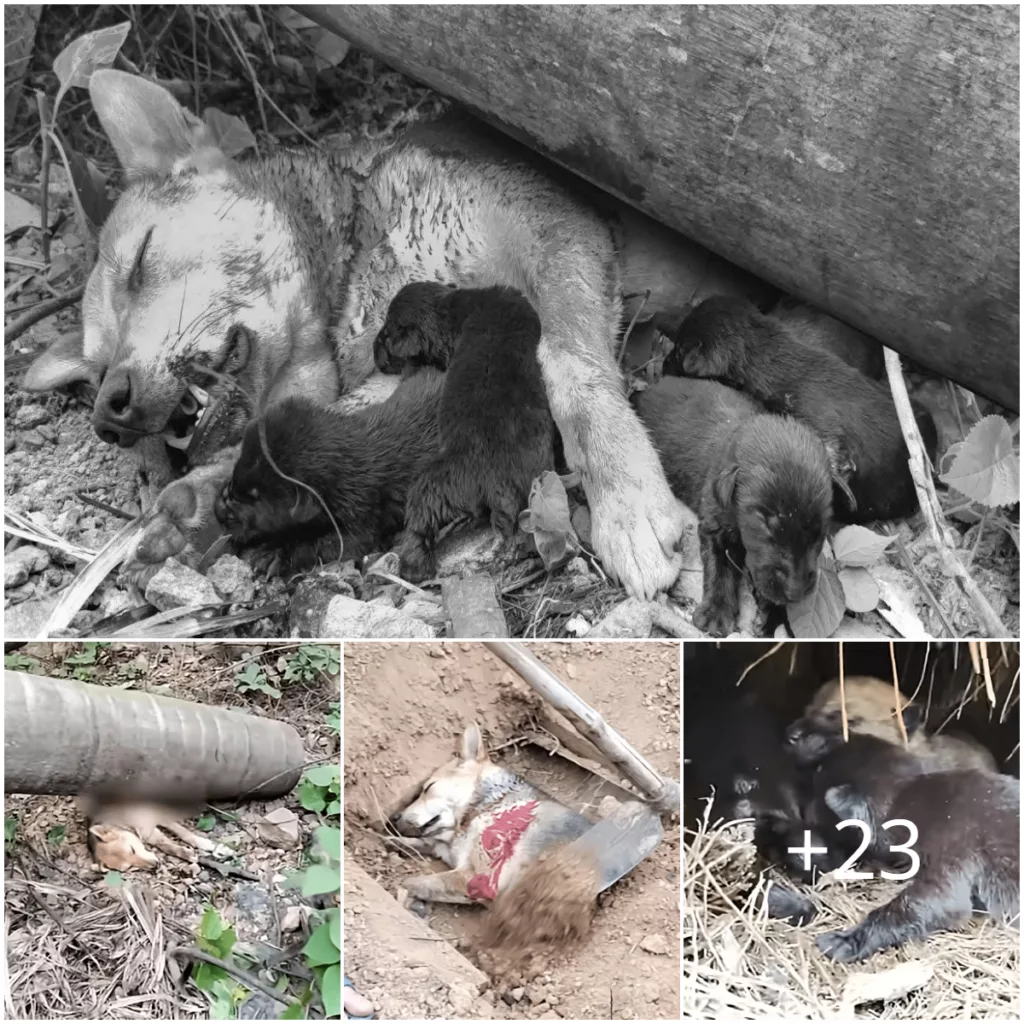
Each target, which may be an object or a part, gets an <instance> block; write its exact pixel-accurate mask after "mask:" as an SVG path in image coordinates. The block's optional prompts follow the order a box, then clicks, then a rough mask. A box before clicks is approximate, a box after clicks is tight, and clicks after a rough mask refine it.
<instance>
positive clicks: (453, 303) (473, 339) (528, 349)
mask: <svg viewBox="0 0 1024 1024" xmlns="http://www.w3.org/2000/svg"><path fill="white" fill-rule="evenodd" d="M539 342H540V318H539V317H538V316H537V313H536V311H535V310H534V308H533V306H531V305H530V303H529V301H528V300H527V299H526V297H525V296H524V295H522V294H521V293H520V292H517V291H516V290H515V289H513V288H500V287H494V288H459V289H455V288H449V287H448V286H446V285H442V284H435V283H432V282H417V283H414V284H409V285H406V286H405V287H404V288H402V289H401V290H400V291H399V292H398V294H397V295H396V296H395V297H394V299H393V300H392V302H391V305H390V307H389V308H388V314H387V319H386V320H385V322H384V326H383V327H382V328H381V331H380V333H379V334H378V335H377V339H376V341H375V342H374V347H373V349H374V360H375V361H376V363H377V367H378V369H380V370H383V371H385V372H387V373H396V372H402V373H409V372H410V370H412V371H415V369H416V368H418V367H421V366H430V367H436V368H437V369H440V370H446V371H447V373H446V374H445V380H444V391H443V394H442V398H441V410H440V413H439V416H438V431H439V435H440V452H439V453H438V454H437V455H436V456H434V457H433V458H432V459H430V460H428V462H427V463H426V465H425V466H424V467H423V469H422V471H421V473H420V474H419V476H418V477H417V479H416V480H415V482H414V483H413V484H412V486H411V487H410V489H409V497H408V501H407V503H406V521H407V522H406V525H407V527H408V529H407V532H406V536H405V542H404V544H403V546H402V564H403V568H404V572H405V575H406V576H407V577H409V578H410V579H412V580H420V579H423V578H425V577H427V576H429V575H431V574H432V573H433V571H434V554H433V551H434V542H435V540H436V537H437V533H438V531H439V530H440V529H441V528H442V527H443V526H444V525H445V524H446V523H449V522H452V521H453V520H455V519H457V518H459V517H460V516H461V515H471V516H473V517H474V518H481V517H483V516H485V515H490V520H491V525H492V526H493V527H494V529H495V530H497V531H498V532H499V533H501V534H503V535H504V536H505V537H507V538H511V536H512V534H513V533H514V532H515V528H516V523H517V521H518V518H519V513H520V511H521V510H522V509H523V508H525V507H526V503H527V499H528V497H529V493H530V486H531V485H532V483H533V481H534V479H535V478H536V477H538V476H540V475H541V473H543V472H544V471H545V470H547V469H553V468H554V434H555V425H554V420H553V419H552V417H551V410H550V409H549V407H548V400H547V394H546V391H545V388H544V378H543V377H542V376H541V370H540V363H539V362H538V359H537V345H538V344H539Z"/></svg>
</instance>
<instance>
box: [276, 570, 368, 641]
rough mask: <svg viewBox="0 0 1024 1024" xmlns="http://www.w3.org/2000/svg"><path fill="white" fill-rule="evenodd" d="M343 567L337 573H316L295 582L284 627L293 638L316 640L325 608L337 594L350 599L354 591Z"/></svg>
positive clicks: (332, 571)
mask: <svg viewBox="0 0 1024 1024" xmlns="http://www.w3.org/2000/svg"><path fill="white" fill-rule="evenodd" d="M347 576H348V574H347V572H346V571H345V569H344V567H343V568H342V569H341V571H335V570H330V569H327V570H318V571H316V572H311V573H310V574H309V575H308V576H306V577H305V578H304V579H302V580H300V581H299V585H298V586H297V587H296V588H295V594H294V595H293V596H292V601H291V607H290V608H289V610H288V625H289V629H290V635H291V636H293V637H320V636H325V635H326V634H324V633H321V632H320V629H321V627H322V625H323V619H324V616H325V615H326V614H327V606H328V605H329V604H330V603H331V600H332V598H334V597H337V596H338V595H339V594H340V595H343V596H345V597H352V595H353V593H354V591H353V590H352V586H351V583H350V582H349V580H348V578H347Z"/></svg>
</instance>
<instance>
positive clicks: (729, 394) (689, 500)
mask: <svg viewBox="0 0 1024 1024" xmlns="http://www.w3.org/2000/svg"><path fill="white" fill-rule="evenodd" d="M637 411H638V412H639V413H640V418H641V419H642V420H643V422H644V424H645V425H646V426H647V429H648V430H649V431H650V433H651V436H652V438H653V439H654V443H655V446H656V447H657V449H658V451H659V452H660V454H661V459H662V463H663V465H664V466H665V473H666V475H667V476H668V480H669V484H670V486H671V487H672V489H673V491H674V492H675V494H676V496H677V497H678V498H680V499H681V500H682V501H683V502H685V503H686V504H687V505H689V506H690V507H691V508H693V509H696V510H697V514H698V516H699V519H700V529H699V533H700V541H701V560H702V562H703V565H704V594H703V598H702V600H701V603H700V605H699V606H698V608H697V610H696V611H695V612H694V616H693V622H694V625H695V626H697V628H698V629H702V630H704V631H705V632H708V633H711V634H712V635H713V636H727V635H728V634H729V633H730V632H732V630H733V629H734V628H735V625H736V618H737V615H738V614H739V581H740V573H741V570H742V567H743V566H744V564H745V565H746V567H747V569H748V571H749V573H750V576H751V578H752V581H753V586H754V590H755V592H756V594H757V595H758V597H759V598H760V599H761V600H762V601H764V602H767V603H768V604H775V605H781V604H788V603H790V602H792V601H798V600H800V598H802V597H804V596H805V595H806V594H807V593H808V592H809V591H810V589H811V587H812V586H813V585H814V581H815V579H816V576H817V564H818V556H819V555H820V554H821V548H822V545H823V544H824V542H825V537H826V534H827V532H828V527H829V524H830V522H831V515H832V480H831V475H830V471H829V461H828V457H827V455H826V453H825V448H824V446H823V445H822V443H821V441H820V440H819V439H818V438H817V437H815V435H814V433H813V432H812V431H811V430H810V429H809V428H808V427H806V426H804V425H803V424H802V423H798V422H797V421H796V420H794V419H791V418H789V417H783V416H772V415H768V414H766V413H764V412H763V411H762V410H761V409H760V407H759V406H758V405H757V403H756V402H754V401H753V400H752V399H751V398H749V397H747V396H746V395H743V394H741V393H740V392H738V391H735V390H733V389H732V388H728V387H726V386H725V385H723V384H718V383H717V382H715V381H707V380H691V379H686V378H681V377H665V378H663V379H662V380H661V382H660V383H658V384H657V385H655V386H654V387H652V388H649V389H648V390H647V391H644V392H643V393H642V394H641V395H640V396H639V398H638V399H637Z"/></svg>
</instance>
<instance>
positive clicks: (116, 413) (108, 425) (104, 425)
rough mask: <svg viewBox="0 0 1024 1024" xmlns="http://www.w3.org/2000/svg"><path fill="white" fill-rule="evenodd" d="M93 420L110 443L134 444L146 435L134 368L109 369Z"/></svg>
mask: <svg viewBox="0 0 1024 1024" xmlns="http://www.w3.org/2000/svg"><path fill="white" fill-rule="evenodd" d="M92 422H93V427H94V429H95V430H96V433H97V434H99V436H100V439H101V440H103V441H105V442H106V443H107V444H116V445H118V446H119V447H121V448H131V447H132V445H134V444H135V442H136V441H138V440H139V438H140V437H142V430H141V429H140V428H141V427H142V422H143V413H142V410H141V409H140V407H139V403H138V382H137V380H136V378H135V375H134V373H133V371H132V370H131V369H130V368H128V367H115V368H113V369H111V370H110V372H109V373H107V375H106V377H105V378H104V379H103V383H102V385H101V386H100V390H99V393H98V394H97V395H96V402H95V404H94V406H93V413H92Z"/></svg>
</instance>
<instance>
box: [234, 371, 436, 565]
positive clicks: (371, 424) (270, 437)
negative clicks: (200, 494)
mask: <svg viewBox="0 0 1024 1024" xmlns="http://www.w3.org/2000/svg"><path fill="white" fill-rule="evenodd" d="M443 383H444V378H443V375H442V374H439V373H437V372H436V371H433V370H430V371H425V372H423V373H420V374H417V375H416V376H415V377H413V378H411V379H409V380H406V381H402V383H401V384H400V385H399V386H398V388H397V389H396V390H395V392H394V394H392V395H391V396H390V397H389V398H388V399H387V400H386V401H384V402H381V403H380V404H378V405H373V406H370V407H368V408H364V409H360V410H358V411H356V412H351V413H338V412H334V411H332V410H330V409H326V408H324V407H323V406H319V405H315V404H314V403H312V402H310V401H307V400H306V399H302V398H289V399H286V400H285V401H283V402H280V403H278V404H277V405H274V406H272V407H271V408H270V409H269V410H268V411H267V412H266V414H265V415H264V416H263V417H262V422H263V424H264V426H265V428H266V442H267V447H268V449H269V451H270V454H271V457H272V458H273V460H274V462H275V463H276V464H277V466H278V467H279V468H280V469H281V470H282V471H283V472H284V473H287V474H288V475H289V476H292V477H295V478H296V479H298V480H301V481H303V483H305V484H307V485H309V486H310V487H313V488H314V489H315V490H316V491H317V492H318V493H319V494H320V495H321V497H322V498H323V499H324V501H326V503H327V506H328V508H330V510H331V513H332V514H333V516H334V517H335V519H336V520H337V522H338V525H339V526H340V527H341V531H342V535H343V537H344V539H345V554H346V557H350V558H360V557H362V556H363V555H366V554H368V553H369V552H371V551H378V550H381V549H382V548H384V547H386V546H387V544H388V543H389V542H390V541H391V540H392V539H393V538H394V537H395V536H396V535H397V534H398V533H399V532H400V531H401V530H402V527H403V523H404V519H405V505H406V495H407V492H408V491H409V488H410V486H411V484H412V483H413V480H414V479H416V477H417V476H418V474H419V473H420V472H421V471H422V469H423V468H424V466H426V465H427V463H428V462H429V461H430V460H431V459H433V458H435V457H436V456H437V453H438V451H439V449H440V432H439V430H438V412H439V410H440V408H441V391H442V386H443ZM216 511H217V518H218V519H219V520H220V521H221V523H222V524H223V525H224V526H225V527H226V528H227V529H228V530H229V532H230V533H231V534H232V536H234V537H235V538H236V539H237V540H238V541H240V542H241V543H252V542H255V541H260V540H273V541H275V542H276V543H277V544H278V545H281V546H285V547H294V546H295V545H299V549H300V550H301V549H302V547H303V546H304V545H305V544H306V542H308V541H310V540H311V539H312V538H315V537H318V536H324V535H326V536H328V537H329V536H332V535H333V528H332V526H331V523H330V520H329V519H328V518H327V515H326V514H325V513H324V510H323V507H322V506H321V505H320V503H319V502H318V501H317V500H316V499H315V498H314V497H313V496H312V495H311V494H310V493H309V492H308V491H306V490H305V489H304V488H299V487H296V486H295V485H294V484H292V483H290V482H288V481H287V480H284V479H282V477H280V476H279V475H278V474H277V473H276V472H275V471H274V469H273V468H271V466H270V464H269V463H268V462H267V460H266V458H265V456H264V454H263V448H262V446H261V443H260V437H259V432H258V421H253V422H252V423H250V424H249V425H248V426H247V427H246V430H245V436H244V438H243V441H242V451H241V454H240V455H239V458H238V462H237V463H236V465H235V468H234V472H233V474H232V477H231V480H230V482H229V483H228V485H227V487H225V489H224V491H223V492H222V493H221V495H220V497H219V498H218V500H217V508H216Z"/></svg>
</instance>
